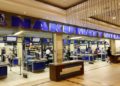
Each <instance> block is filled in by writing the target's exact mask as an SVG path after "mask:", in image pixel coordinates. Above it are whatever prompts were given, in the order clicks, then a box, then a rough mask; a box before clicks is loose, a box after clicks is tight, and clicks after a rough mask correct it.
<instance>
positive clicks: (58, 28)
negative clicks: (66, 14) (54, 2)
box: [49, 23, 62, 32]
mask: <svg viewBox="0 0 120 86" xmlns="http://www.w3.org/2000/svg"><path fill="white" fill-rule="evenodd" d="M49 31H50V32H62V25H61V24H56V23H49Z"/></svg>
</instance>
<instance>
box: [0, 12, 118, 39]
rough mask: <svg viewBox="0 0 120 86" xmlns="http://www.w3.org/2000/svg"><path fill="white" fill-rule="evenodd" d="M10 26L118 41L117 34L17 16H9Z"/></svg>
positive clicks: (2, 22) (0, 18)
mask: <svg viewBox="0 0 120 86" xmlns="http://www.w3.org/2000/svg"><path fill="white" fill-rule="evenodd" d="M10 21H11V26H12V27H16V28H19V27H21V28H26V29H30V28H32V29H37V30H42V31H50V32H60V33H66V34H78V35H84V36H92V37H101V38H102V37H105V38H111V39H120V35H119V34H114V33H108V32H103V31H97V30H92V29H88V28H84V27H83V28H80V27H75V26H72V25H66V24H61V23H53V22H47V21H45V20H34V21H31V19H30V18H21V17H18V16H11V20H10ZM5 23H6V20H5V15H4V14H0V25H5Z"/></svg>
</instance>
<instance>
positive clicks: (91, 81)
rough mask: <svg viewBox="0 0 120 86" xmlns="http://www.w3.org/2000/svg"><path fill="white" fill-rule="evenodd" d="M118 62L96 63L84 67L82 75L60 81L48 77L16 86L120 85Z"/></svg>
mask: <svg viewBox="0 0 120 86" xmlns="http://www.w3.org/2000/svg"><path fill="white" fill-rule="evenodd" d="M119 65H120V64H108V63H104V64H101V63H96V64H95V65H94V66H93V65H89V66H88V67H86V68H85V69H86V71H85V75H84V76H76V77H73V78H70V79H66V80H63V81H60V82H54V81H50V80H49V79H48V78H46V79H43V80H42V79H41V80H37V81H33V82H28V83H24V84H21V85H18V86H70V85H71V86H120V76H119V75H120V66H119Z"/></svg>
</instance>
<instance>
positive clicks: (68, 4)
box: [36, 0, 88, 9]
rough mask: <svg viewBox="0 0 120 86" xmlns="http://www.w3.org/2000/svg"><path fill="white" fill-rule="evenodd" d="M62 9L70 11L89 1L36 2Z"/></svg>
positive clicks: (44, 0)
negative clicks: (71, 8)
mask: <svg viewBox="0 0 120 86" xmlns="http://www.w3.org/2000/svg"><path fill="white" fill-rule="evenodd" d="M36 1H39V2H43V3H46V4H49V5H52V6H55V7H59V8H62V9H68V8H70V7H73V6H75V5H78V4H80V3H83V2H85V1H88V0H36Z"/></svg>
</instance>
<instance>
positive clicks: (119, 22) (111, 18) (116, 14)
mask: <svg viewBox="0 0 120 86" xmlns="http://www.w3.org/2000/svg"><path fill="white" fill-rule="evenodd" d="M91 18H92V19H95V20H98V21H102V22H105V23H108V24H111V25H114V26H118V27H120V9H117V10H113V11H109V12H106V13H104V14H100V15H96V16H93V17H91Z"/></svg>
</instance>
